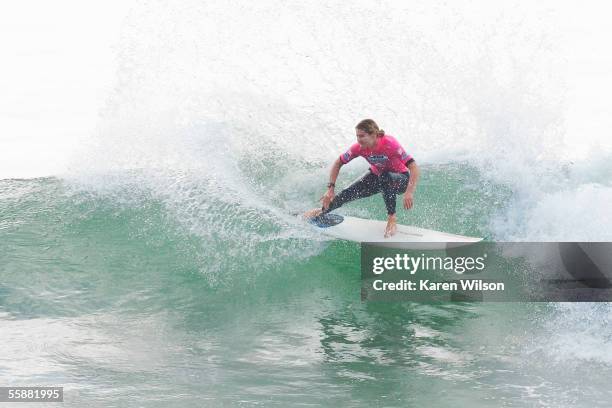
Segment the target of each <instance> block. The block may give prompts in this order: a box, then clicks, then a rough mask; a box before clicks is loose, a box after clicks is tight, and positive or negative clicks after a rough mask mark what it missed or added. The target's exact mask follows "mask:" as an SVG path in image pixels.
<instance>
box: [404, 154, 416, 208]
mask: <svg viewBox="0 0 612 408" xmlns="http://www.w3.org/2000/svg"><path fill="white" fill-rule="evenodd" d="M408 170H410V181H409V182H408V187H407V188H406V192H405V193H404V208H405V209H407V210H408V209H410V208H412V205H413V204H414V191H415V190H416V186H417V182H418V181H419V166H417V164H416V162H415V161H413V162H411V163H410V164H409V165H408Z"/></svg>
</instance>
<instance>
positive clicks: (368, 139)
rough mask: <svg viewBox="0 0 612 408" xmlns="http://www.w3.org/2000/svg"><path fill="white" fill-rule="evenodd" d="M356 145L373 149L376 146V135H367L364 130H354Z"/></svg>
mask: <svg viewBox="0 0 612 408" xmlns="http://www.w3.org/2000/svg"><path fill="white" fill-rule="evenodd" d="M355 130H356V135H357V143H359V145H360V146H361V147H373V146H374V145H375V144H376V133H368V132H366V131H365V130H361V129H355Z"/></svg>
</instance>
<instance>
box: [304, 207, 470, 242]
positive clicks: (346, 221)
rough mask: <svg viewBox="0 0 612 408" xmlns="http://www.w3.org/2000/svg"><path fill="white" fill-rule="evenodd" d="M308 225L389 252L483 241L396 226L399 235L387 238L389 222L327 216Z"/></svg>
mask: <svg viewBox="0 0 612 408" xmlns="http://www.w3.org/2000/svg"><path fill="white" fill-rule="evenodd" d="M308 222H309V223H310V224H311V225H313V226H315V227H316V228H317V229H318V230H319V231H320V232H321V233H322V234H324V235H327V236H330V237H333V238H338V239H343V240H347V241H355V242H368V243H375V244H376V245H380V246H385V247H390V248H404V249H446V248H449V247H457V246H463V245H467V244H470V243H474V242H479V241H482V238H476V237H467V236H464V235H456V234H449V233H447V232H441V231H434V230H429V229H425V228H419V227H413V226H409V225H402V224H397V233H396V234H395V235H393V236H392V237H389V238H385V237H384V234H385V227H386V226H387V223H386V221H378V220H366V219H363V218H357V217H349V216H342V215H338V214H325V215H322V216H319V217H315V218H311V219H309V220H308Z"/></svg>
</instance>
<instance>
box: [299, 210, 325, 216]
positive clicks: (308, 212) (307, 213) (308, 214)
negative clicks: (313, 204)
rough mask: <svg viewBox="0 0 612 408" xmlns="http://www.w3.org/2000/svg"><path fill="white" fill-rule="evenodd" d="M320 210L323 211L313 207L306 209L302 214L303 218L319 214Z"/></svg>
mask: <svg viewBox="0 0 612 408" xmlns="http://www.w3.org/2000/svg"><path fill="white" fill-rule="evenodd" d="M321 212H323V211H322V210H321V209H320V208H313V209H312V210H308V211H306V212H305V213H304V214H303V215H302V216H303V217H304V218H314V217H318V216H319V215H321Z"/></svg>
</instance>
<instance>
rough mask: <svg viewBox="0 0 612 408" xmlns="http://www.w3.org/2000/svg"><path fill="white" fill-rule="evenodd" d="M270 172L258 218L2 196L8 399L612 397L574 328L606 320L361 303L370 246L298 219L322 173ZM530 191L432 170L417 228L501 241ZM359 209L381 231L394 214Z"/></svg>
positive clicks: (4, 192)
mask: <svg viewBox="0 0 612 408" xmlns="http://www.w3.org/2000/svg"><path fill="white" fill-rule="evenodd" d="M251 169H252V170H253V171H250V172H249V173H248V174H247V173H245V183H246V185H247V186H248V187H249V188H248V189H247V190H243V191H242V193H243V194H247V193H246V192H247V191H248V192H249V193H248V194H252V195H253V196H264V197H266V199H265V200H263V201H261V202H258V203H252V202H250V201H248V200H246V201H237V202H232V201H231V200H227V199H224V200H221V199H219V197H220V195H215V193H219V191H218V190H217V187H216V186H215V185H213V184H211V183H210V180H208V181H207V180H197V181H194V180H193V179H192V178H191V177H190V175H185V174H183V175H180V177H178V176H177V175H175V174H173V175H165V176H164V178H160V177H159V175H154V176H150V175H146V176H145V175H143V174H134V173H130V174H128V173H125V174H124V173H118V174H114V175H112V177H110V176H109V177H102V178H100V179H97V180H96V181H95V182H89V183H82V182H75V181H74V180H71V179H62V178H53V177H52V178H39V179H29V180H16V179H8V180H0V328H1V329H0V332H1V345H0V347H1V349H0V351H1V352H0V380H1V381H0V384H2V385H6V386H9V385H15V386H17V385H19V386H26V385H32V386H33V385H41V386H42V385H45V386H63V387H64V392H65V402H64V405H65V406H75V407H76V406H105V407H106V406H117V407H120V406H121V407H124V406H126V407H127V406H130V407H131V406H134V407H137V406H138V407H166V406H180V407H192V406H193V407H196V406H198V407H201V406H211V407H216V406H381V407H382V406H385V407H406V406H432V407H455V406H473V407H491V406H495V407H497V406H509V407H511V406H517V407H518V406H521V407H522V406H550V407H562V406H568V407H569V406H605V403H607V402H609V401H610V400H611V399H612V394H611V391H610V389H609V387H608V386H607V383H608V379H609V378H610V374H611V373H610V365H609V361H608V360H607V359H606V357H605V356H602V355H601V354H600V353H599V352H598V348H599V350H600V351H601V348H600V347H599V344H600V343H598V342H601V341H603V342H604V344H607V340H605V339H603V340H602V339H599V338H598V337H597V336H596V335H595V334H594V337H588V336H587V337H582V338H579V339H577V338H576V337H575V336H574V337H573V335H572V333H577V332H578V333H580V332H583V333H584V331H583V330H581V327H580V326H579V325H578V326H576V323H575V322H576V321H578V322H580V321H581V320H576V319H569V320H563V319H561V318H560V316H564V315H565V316H567V315H568V314H569V315H572V314H575V315H580V314H581V313H582V314H583V316H584V319H586V320H583V321H585V322H586V323H589V322H590V323H591V324H592V323H593V322H594V321H595V320H597V321H599V324H601V325H603V326H602V327H605V322H609V316H610V314H609V312H608V311H607V309H606V308H605V307H604V306H601V307H600V308H599V309H597V308H595V309H593V308H591V309H572V306H571V305H569V306H567V308H565V309H563V308H561V309H560V308H559V307H558V305H553V304H520V303H512V304H506V303H502V304H494V303H484V304H477V303H447V304H434V305H428V304H419V303H410V302H397V303H376V302H362V301H361V300H360V285H361V282H360V271H359V254H360V247H359V245H358V244H356V243H352V242H344V241H329V240H327V239H325V238H324V237H322V236H320V235H318V233H317V232H316V231H312V230H309V229H308V227H306V226H305V225H303V224H302V223H301V222H299V221H296V220H295V219H294V218H293V217H291V216H289V215H287V214H289V212H290V210H291V209H292V208H296V207H297V208H298V209H299V210H303V209H306V208H308V207H309V206H312V205H314V204H315V203H316V199H317V198H318V196H319V195H320V191H319V190H320V188H317V184H315V183H311V182H310V178H314V177H320V174H324V173H323V170H316V171H314V174H311V175H308V174H307V172H308V169H306V170H304V174H302V176H303V179H304V180H305V181H303V182H301V183H297V184H296V183H294V184H291V183H289V182H285V181H283V180H280V181H279V180H276V182H274V183H273V182H271V181H270V180H269V179H266V178H264V177H262V176H261V174H259V173H258V172H257V171H255V170H257V169H253V168H252V167H251ZM317 171H318V172H319V173H320V174H319V173H317ZM358 175H359V172H356V171H354V172H350V171H349V172H348V173H347V174H346V175H343V176H342V180H343V183H348V180H350V179H351V177H352V178H354V177H356V176H358ZM309 177H310V178H309ZM291 186H293V188H291ZM264 192H268V195H267V196H266V195H265V194H263V193H264ZM512 194H513V192H512V191H511V189H510V188H508V187H506V186H503V185H496V184H495V183H493V182H491V181H489V180H486V179H485V178H483V177H482V176H481V175H480V173H479V172H478V171H477V170H476V169H474V168H471V167H469V166H466V165H464V164H452V165H436V166H423V177H422V180H421V183H420V184H419V190H418V194H417V201H416V206H415V208H414V210H411V211H410V212H406V211H403V210H402V211H401V212H400V213H399V220H400V222H401V223H405V224H412V225H418V226H422V227H426V228H434V229H438V230H444V231H448V232H453V233H460V234H466V235H473V236H482V237H485V238H488V239H493V238H494V236H493V235H494V234H493V233H492V231H491V229H490V222H491V219H493V218H494V217H495V216H496V214H498V212H499V211H500V210H503V209H504V208H505V206H506V205H507V202H508V200H509V198H510V197H511V196H512ZM341 212H342V213H344V214H351V215H359V216H366V217H370V218H379V219H381V218H382V216H383V214H384V204H383V201H382V198H381V197H380V196H374V197H371V198H369V199H364V200H361V201H359V202H355V203H351V204H348V205H347V206H346V207H344V208H342V209H341ZM564 321H570V322H573V323H567V325H564V324H563V323H562V322H564ZM586 327H591V328H592V327H593V326H592V325H591V326H586ZM598 327H599V326H598ZM576 350H581V353H582V354H580V353H578V354H579V355H580V357H581V358H578V359H576V358H570V359H566V358H565V357H566V355H568V354H569V355H573V356H575V355H576V353H577V351H576ZM585 350H586V351H585ZM31 405H32V406H41V405H40V404H31ZM19 406H28V404H23V405H19Z"/></svg>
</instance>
